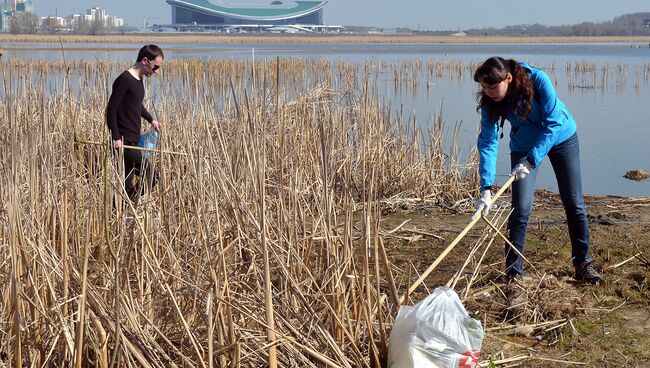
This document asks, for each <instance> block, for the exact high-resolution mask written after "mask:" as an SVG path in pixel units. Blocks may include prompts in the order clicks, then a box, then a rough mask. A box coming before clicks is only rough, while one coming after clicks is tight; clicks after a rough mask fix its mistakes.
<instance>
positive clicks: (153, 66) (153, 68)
mask: <svg viewBox="0 0 650 368" xmlns="http://www.w3.org/2000/svg"><path fill="white" fill-rule="evenodd" d="M145 59H146V58H145ZM147 63H149V65H151V71H154V72H155V71H156V70H158V69H160V65H156V64H154V63H153V62H152V61H151V60H149V59H147Z"/></svg>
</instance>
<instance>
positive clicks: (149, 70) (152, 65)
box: [142, 56, 165, 77]
mask: <svg viewBox="0 0 650 368" xmlns="http://www.w3.org/2000/svg"><path fill="white" fill-rule="evenodd" d="M164 61H165V59H163V57H162V56H157V57H156V58H155V59H153V60H149V59H148V58H146V57H145V58H143V59H142V64H143V65H144V66H145V67H144V75H146V76H147V77H150V76H152V75H154V74H156V73H157V72H158V70H160V67H161V66H162V65H163V62H164Z"/></svg>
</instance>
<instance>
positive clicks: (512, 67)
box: [474, 57, 602, 283]
mask: <svg viewBox="0 0 650 368" xmlns="http://www.w3.org/2000/svg"><path fill="white" fill-rule="evenodd" d="M474 81H476V82H478V83H480V84H481V87H482V90H481V91H480V92H479V93H478V96H477V100H478V103H479V105H478V107H477V110H480V111H481V133H480V134H479V136H478V144H477V146H478V152H479V157H480V163H479V174H480V177H481V199H479V201H478V202H477V210H480V211H482V212H483V215H487V213H488V211H489V209H490V208H489V203H490V200H491V192H490V188H491V187H492V185H493V184H494V177H495V173H496V160H497V148H498V143H499V126H501V128H502V126H503V121H504V120H508V121H509V122H510V126H511V130H510V151H511V152H510V163H511V168H512V173H511V176H515V177H516V179H515V182H514V183H513V185H512V207H513V212H512V214H511V215H510V218H509V219H508V233H509V235H508V237H509V240H510V242H511V243H512V244H513V245H514V246H515V247H516V248H517V250H518V251H519V252H521V254H523V253H524V245H525V240H526V226H527V225H528V217H529V215H530V212H531V209H532V203H533V194H534V191H535V179H536V177H537V171H538V167H539V165H540V164H541V163H542V160H543V159H544V158H545V157H546V156H548V158H549V160H550V161H551V165H552V166H553V171H554V172H555V177H556V179H557V183H558V189H559V192H560V198H561V199H562V204H563V205H564V210H565V213H566V217H567V223H568V227H569V235H570V237H571V249H572V252H571V253H572V258H573V265H574V267H575V278H576V280H580V281H585V282H589V283H598V282H600V281H601V280H602V277H601V276H600V275H599V274H598V272H596V270H594V268H593V266H592V265H591V256H590V255H589V227H588V223H587V211H586V208H585V202H584V196H583V194H582V182H581V178H580V155H579V149H580V148H579V144H578V136H577V134H576V123H575V121H574V120H573V117H572V116H571V114H570V113H569V110H567V108H566V106H565V105H564V104H563V103H562V101H560V99H559V98H558V97H557V95H556V93H555V89H554V88H553V83H551V80H550V79H549V77H548V75H546V73H544V72H543V71H541V70H539V69H537V68H534V67H531V66H529V65H526V64H524V63H519V62H517V61H515V60H504V59H503V58H500V57H491V58H489V59H487V60H486V61H485V62H484V63H483V64H482V65H481V66H480V67H479V68H478V69H477V70H476V72H475V73H474ZM523 274H524V269H523V262H522V257H520V256H519V254H517V252H515V251H514V250H512V249H510V247H509V246H508V245H506V275H508V276H509V278H510V280H511V281H516V280H517V279H518V278H519V277H521V276H523Z"/></svg>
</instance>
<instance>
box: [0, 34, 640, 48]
mask: <svg viewBox="0 0 650 368" xmlns="http://www.w3.org/2000/svg"><path fill="white" fill-rule="evenodd" d="M0 42H1V43H3V44H4V45H3V46H4V47H8V46H9V44H11V43H22V42H42V43H59V42H65V43H160V44H165V43H226V44H228V43H230V44H237V43H262V44H263V43H269V44H280V43H289V44H291V43H295V44H327V43H333V44H337V43H338V44H354V43H369V44H382V43H394V44H399V43H418V44H503V43H506V44H507V43H511V44H541V43H641V44H643V46H644V47H649V46H650V36H609V37H576V36H553V37H549V36H539V37H523V36H522V37H513V36H431V35H322V34H318V35H316V34H315V35H308V34H299V35H295V34H292V35H287V34H281V35H280V34H278V35H275V34H250V33H248V34H237V35H232V34H212V33H205V34H203V33H192V34H183V33H127V34H122V35H115V34H111V35H101V36H88V35H69V34H66V35H60V36H59V35H12V34H0ZM639 46H641V45H639Z"/></svg>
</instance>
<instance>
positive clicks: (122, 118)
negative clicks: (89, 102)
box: [106, 45, 165, 205]
mask: <svg viewBox="0 0 650 368" xmlns="http://www.w3.org/2000/svg"><path fill="white" fill-rule="evenodd" d="M164 58H165V56H164V55H163V52H162V50H161V49H160V47H158V46H156V45H146V46H144V47H142V48H141V49H140V52H139V53H138V58H137V59H136V63H135V64H134V65H133V66H132V67H131V68H130V69H129V70H126V71H125V72H123V73H122V74H120V76H119V77H117V79H115V82H113V92H112V93H111V97H110V99H109V100H108V106H107V107H106V122H107V124H108V129H109V131H110V134H111V138H112V141H113V148H114V149H116V150H119V149H121V148H122V147H123V146H125V145H126V146H137V145H138V141H139V140H140V130H141V123H142V120H141V119H142V118H144V119H145V120H146V121H148V122H149V123H150V124H151V126H152V127H153V129H155V130H156V131H160V122H158V121H157V120H154V119H153V117H151V114H149V112H148V111H147V109H145V107H144V105H143V104H142V102H143V100H144V84H143V82H142V79H143V77H145V76H147V77H150V76H152V75H154V74H156V72H157V71H158V70H159V69H160V67H161V66H162V64H163V61H164ZM142 171H144V175H142V173H141V172H142ZM124 175H125V176H126V177H125V182H124V186H125V188H126V192H127V194H128V196H129V198H130V199H131V201H132V202H133V203H134V204H136V205H137V202H138V198H139V197H140V195H141V194H142V190H144V187H143V186H139V188H135V187H134V185H133V176H134V175H138V176H140V182H141V183H144V182H147V181H151V183H152V187H153V185H155V183H156V180H157V173H156V172H155V170H154V169H153V163H152V162H149V160H146V159H144V158H143V155H142V151H138V150H133V149H125V150H124Z"/></svg>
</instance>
